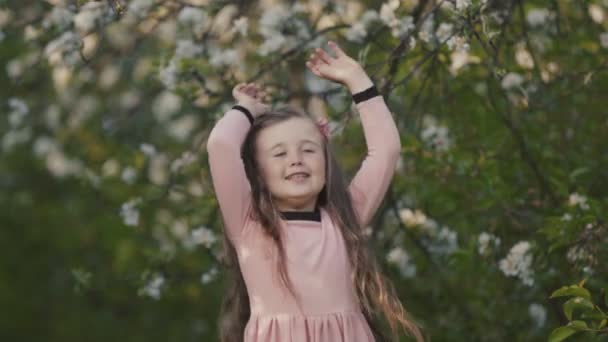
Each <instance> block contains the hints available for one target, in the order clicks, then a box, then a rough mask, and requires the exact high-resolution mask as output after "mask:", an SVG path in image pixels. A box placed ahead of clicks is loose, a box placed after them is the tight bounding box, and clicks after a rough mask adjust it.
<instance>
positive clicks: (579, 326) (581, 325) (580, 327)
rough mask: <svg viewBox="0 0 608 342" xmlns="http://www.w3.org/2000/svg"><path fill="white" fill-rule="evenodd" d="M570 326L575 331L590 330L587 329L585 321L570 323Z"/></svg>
mask: <svg viewBox="0 0 608 342" xmlns="http://www.w3.org/2000/svg"><path fill="white" fill-rule="evenodd" d="M568 326H569V327H572V328H573V329H575V330H577V331H583V330H587V329H589V328H588V327H587V323H585V322H584V321H572V322H570V323H568Z"/></svg>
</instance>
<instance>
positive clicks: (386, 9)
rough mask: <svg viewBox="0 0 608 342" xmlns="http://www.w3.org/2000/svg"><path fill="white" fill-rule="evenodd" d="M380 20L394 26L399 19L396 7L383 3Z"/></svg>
mask: <svg viewBox="0 0 608 342" xmlns="http://www.w3.org/2000/svg"><path fill="white" fill-rule="evenodd" d="M380 20H382V22H384V24H385V25H387V26H392V25H393V24H394V23H395V21H396V20H397V17H396V16H395V9H394V8H393V7H391V6H390V5H389V4H387V3H385V4H382V6H381V7H380Z"/></svg>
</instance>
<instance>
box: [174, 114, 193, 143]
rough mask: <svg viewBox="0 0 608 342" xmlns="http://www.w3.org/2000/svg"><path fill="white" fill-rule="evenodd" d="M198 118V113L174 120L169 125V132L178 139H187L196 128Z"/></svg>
mask: <svg viewBox="0 0 608 342" xmlns="http://www.w3.org/2000/svg"><path fill="white" fill-rule="evenodd" d="M197 123H198V118H197V116H196V115H192V114H190V115H184V116H181V117H180V118H178V119H176V120H173V121H171V122H170V123H169V125H168V126H167V134H168V135H169V136H170V137H172V138H174V139H175V140H178V141H185V140H186V139H188V137H189V136H190V134H191V133H192V132H193V131H194V129H195V128H196V124H197Z"/></svg>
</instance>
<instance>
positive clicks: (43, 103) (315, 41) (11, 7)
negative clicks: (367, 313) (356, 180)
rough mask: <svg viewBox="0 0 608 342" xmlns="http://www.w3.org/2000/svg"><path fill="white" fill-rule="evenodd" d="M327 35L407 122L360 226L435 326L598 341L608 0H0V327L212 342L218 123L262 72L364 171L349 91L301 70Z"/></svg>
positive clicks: (56, 334)
mask: <svg viewBox="0 0 608 342" xmlns="http://www.w3.org/2000/svg"><path fill="white" fill-rule="evenodd" d="M329 39H333V40H335V41H339V42H341V45H342V46H344V48H345V49H346V50H349V51H350V52H352V53H353V54H354V55H355V56H357V58H358V59H359V61H360V62H361V63H362V64H363V65H364V66H365V68H366V70H368V71H369V72H370V74H371V76H372V77H373V79H374V81H375V82H376V84H377V85H378V87H379V89H380V90H381V92H382V94H383V95H384V96H385V99H386V100H387V102H388V103H389V107H390V108H391V110H392V111H393V112H394V115H395V118H396V121H397V124H398V126H399V129H400V131H401V137H402V144H403V151H402V156H401V160H400V163H399V165H398V167H397V170H396V177H395V180H394V181H393V184H392V186H391V188H390V190H389V192H388V194H387V198H386V201H385V202H384V204H383V206H382V207H381V208H380V210H379V213H378V215H377V216H376V218H375V220H374V222H373V223H372V226H373V227H374V228H375V229H372V227H369V228H368V231H369V236H370V243H371V244H372V245H373V246H374V250H375V251H376V253H377V255H378V257H379V258H380V260H381V261H382V263H383V265H384V267H385V269H386V271H387V272H389V274H390V275H391V277H392V279H393V281H394V283H395V284H396V286H397V288H398V289H399V291H400V295H401V298H402V300H403V303H404V305H405V307H406V308H407V309H408V311H410V312H411V313H412V314H413V316H414V317H416V318H417V319H418V321H419V322H420V323H421V326H422V329H423V330H425V332H427V333H428V334H429V335H430V336H432V338H433V339H435V340H439V341H441V340H450V341H456V340H462V341H469V340H471V339H472V338H473V339H475V340H480V341H506V340H543V339H546V338H548V337H550V339H551V340H553V341H559V340H562V339H565V338H569V337H570V336H572V337H581V338H585V340H592V339H593V338H594V337H599V336H604V337H605V335H606V332H607V328H606V322H607V319H608V316H607V315H606V307H607V306H608V294H607V292H608V277H607V275H608V272H607V271H608V270H607V268H606V263H605V262H603V263H602V262H601V260H607V259H606V258H607V251H608V247H607V246H608V235H607V232H606V228H607V224H606V218H605V213H606V212H607V209H608V201H607V199H606V193H607V190H608V172H606V166H607V165H608V155H607V154H606V132H608V118H607V116H606V107H607V105H608V102H607V100H606V98H605V94H606V89H608V77H606V70H607V67H608V65H607V59H606V54H607V52H608V1H606V0H589V1H572V0H554V1H550V2H547V1H522V0H501V1H498V0H496V1H492V0H402V1H398V0H390V1H387V2H382V3H380V2H374V1H345V0H341V1H326V0H313V1H279V0H274V1H273V0H263V1H259V2H245V1H242V2H224V1H219V2H216V1H209V0H166V1H162V0H133V1H125V0H108V1H84V0H78V1H76V0H46V1H35V2H19V3H14V2H11V1H0V60H1V61H2V63H1V65H2V71H1V72H0V82H1V84H2V87H0V108H2V111H3V113H4V114H5V115H2V116H1V117H0V161H1V162H0V168H1V170H2V172H1V173H0V187H1V188H0V189H1V192H0V204H1V205H2V208H3V209H4V210H2V213H1V214H0V217H1V218H2V221H1V222H2V229H0V243H1V244H2V245H1V246H2V248H0V250H1V251H2V252H1V253H2V257H1V258H0V260H2V265H3V267H0V284H2V285H3V287H0V289H1V291H0V298H2V299H3V303H5V305H3V308H5V309H4V310H2V316H1V318H2V319H0V322H2V323H0V338H1V339H2V340H24V339H26V337H27V338H29V339H35V338H38V339H42V338H43V336H44V339H47V340H50V339H53V340H62V341H70V340H82V338H83V337H84V336H86V338H87V339H88V340H100V341H101V340H104V341H105V340H107V339H108V338H118V337H120V338H121V339H123V340H135V337H134V336H138V337H139V336H142V337H143V336H144V335H145V337H146V339H147V340H159V341H161V340H162V341H166V340H177V339H180V340H195V339H196V340H205V341H207V340H215V339H216V338H217V331H216V320H217V315H218V309H219V298H220V297H221V294H222V277H221V275H222V267H221V265H220V260H221V253H220V252H221V241H220V239H219V238H218V237H219V234H220V229H221V223H220V219H219V212H218V208H217V203H216V202H215V199H214V196H213V189H212V186H211V183H210V179H209V173H208V167H207V165H206V152H205V148H204V142H205V141H206V137H207V134H208V133H209V130H210V128H211V127H212V125H213V123H214V122H215V120H217V119H218V118H219V117H220V116H221V115H222V114H223V113H224V112H225V111H226V110H227V108H229V107H230V106H231V105H232V103H231V96H230V91H231V89H232V87H233V86H234V84H236V83H238V82H243V81H257V82H260V83H263V84H265V85H267V86H268V87H269V89H270V90H271V91H272V92H273V101H274V102H275V103H280V102H291V103H294V104H297V105H300V106H302V107H304V108H306V109H307V110H309V111H311V112H315V113H319V114H322V115H326V116H328V117H329V118H330V120H331V127H332V140H333V143H334V144H335V146H336V149H337V150H338V151H339V156H340V158H341V162H342V163H343V165H344V167H345V169H346V170H347V171H348V173H349V174H352V172H354V171H355V170H356V169H357V167H358V163H359V162H360V157H361V155H362V154H363V152H364V150H363V149H364V148H365V145H364V140H363V135H362V131H361V129H360V125H357V124H354V123H353V121H356V120H357V115H356V114H357V113H356V111H355V108H354V107H353V106H352V103H351V99H350V97H349V94H348V93H347V92H346V91H345V89H342V88H341V87H338V86H337V85H335V84H331V83H328V82H325V81H322V80H319V79H318V78H316V77H314V75H312V74H310V73H308V72H307V71H306V68H305V67H304V61H305V59H306V57H307V56H308V54H309V53H310V51H311V50H312V49H313V48H315V47H319V46H324V45H325V42H326V41H327V40H329ZM25 270H27V271H29V272H26V271H25ZM572 284H574V285H572ZM585 286H586V287H585ZM563 296H569V297H572V298H571V299H569V300H568V301H566V302H565V303H564V302H563V301H560V297H563ZM176 317H179V319H175V318H176ZM32 323H34V324H35V325H36V326H37V327H39V329H36V330H33V329H31V326H32ZM142 328H143V329H142ZM85 334H86V335H85ZM2 337H5V338H2Z"/></svg>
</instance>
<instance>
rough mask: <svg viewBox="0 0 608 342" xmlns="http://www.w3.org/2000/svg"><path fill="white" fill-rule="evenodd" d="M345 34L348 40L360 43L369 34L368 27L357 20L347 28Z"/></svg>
mask: <svg viewBox="0 0 608 342" xmlns="http://www.w3.org/2000/svg"><path fill="white" fill-rule="evenodd" d="M344 35H345V36H346V39H347V40H348V41H351V42H359V43H360V42H362V41H363V39H364V38H365V37H366V36H367V28H366V27H365V25H363V23H360V22H356V23H353V24H352V25H351V26H350V27H349V28H348V30H346V33H345V34H344Z"/></svg>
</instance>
